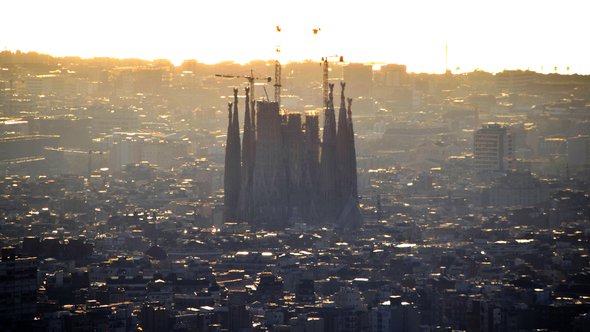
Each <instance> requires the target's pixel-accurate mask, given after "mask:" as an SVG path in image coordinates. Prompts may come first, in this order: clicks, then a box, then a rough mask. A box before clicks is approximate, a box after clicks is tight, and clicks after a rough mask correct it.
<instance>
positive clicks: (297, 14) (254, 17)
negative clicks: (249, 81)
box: [0, 0, 590, 73]
mask: <svg viewBox="0 0 590 332" xmlns="http://www.w3.org/2000/svg"><path fill="white" fill-rule="evenodd" d="M566 3H567V4H566ZM566 3H564V4H560V6H559V7H557V8H555V7H556V6H555V5H554V4H552V3H550V2H547V1H535V2H533V1H519V2H517V3H513V2H510V1H507V0H502V1H496V2H491V1H480V2H477V3H475V2H472V1H449V2H441V1H420V2H409V1H403V2H383V1H367V2H365V3H364V5H363V6H358V5H352V4H347V3H338V4H336V5H334V4H327V3H317V2H311V1H302V2H298V3H297V4H292V3H287V2H276V1H269V0H265V1H261V2H257V3H247V2H240V1H229V2H224V3H214V2H207V3H200V2H199V3H197V2H195V3H187V2H183V1H173V2H172V3H171V4H169V3H168V2H167V3H166V4H165V3H164V2H161V1H143V2H139V1H125V2H117V1H113V0H109V1H104V2H95V1H87V2H84V3H81V2H76V1H68V0H56V1H52V2H50V3H48V2H43V1H32V0H28V1H19V2H9V3H8V4H5V7H7V8H8V10H7V11H6V12H7V13H12V14H14V15H7V18H6V20H7V22H5V24H6V25H7V26H11V27H19V28H17V29H12V30H11V32H10V33H9V34H5V35H4V36H3V37H4V38H3V40H2V43H3V44H2V45H0V47H2V48H3V49H5V50H17V49H18V50H22V51H36V52H40V53H48V54H51V55H56V56H66V55H67V56H69V55H72V56H81V57H85V58H90V57H97V56H108V57H119V58H142V59H148V60H151V59H160V58H165V59H170V60H171V61H173V62H174V63H175V64H179V63H181V62H182V61H183V60H185V59H196V60H198V61H199V62H203V63H218V62H222V61H234V62H238V63H245V62H248V61H250V60H270V59H275V58H276V57H277V56H279V58H280V59H281V61H283V62H287V61H302V60H306V59H310V60H318V59H319V58H321V57H322V56H326V55H333V54H339V55H342V56H344V57H345V58H346V59H347V61H351V62H369V63H401V64H405V65H407V66H408V70H409V71H413V72H433V73H441V72H444V71H445V69H446V68H449V69H452V70H453V71H457V72H464V71H472V70H474V69H482V70H486V71H492V72H497V71H502V70H504V69H530V70H534V71H540V72H543V71H546V72H553V71H555V68H557V72H561V73H590V64H589V63H588V61H587V59H588V57H589V55H590V52H589V49H590V46H588V45H587V43H584V42H583V40H582V38H581V33H582V31H584V21H585V20H584V18H583V17H582V15H583V12H584V10H583V9H584V8H583V7H584V4H581V3H579V2H576V1H566ZM33 9H34V10H33ZM90 13H92V15H90ZM548 23H551V24H548ZM276 26H280V27H281V29H280V32H278V31H277V29H276ZM316 28H320V29H321V30H320V31H319V32H318V33H313V29H316ZM277 47H278V48H280V55H277V53H276V49H277Z"/></svg>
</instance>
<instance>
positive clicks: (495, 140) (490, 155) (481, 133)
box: [473, 124, 514, 173]
mask: <svg viewBox="0 0 590 332" xmlns="http://www.w3.org/2000/svg"><path fill="white" fill-rule="evenodd" d="M513 145H514V144H513V140H512V136H511V135H510V133H509V132H508V129H507V128H506V127H504V126H501V125H499V124H485V125H483V127H482V128H481V129H479V130H477V131H476V132H475V136H474V139H473V155H474V158H475V170H476V171H477V172H478V173H481V172H506V171H509V170H511V169H512V160H513V158H514V147H513Z"/></svg>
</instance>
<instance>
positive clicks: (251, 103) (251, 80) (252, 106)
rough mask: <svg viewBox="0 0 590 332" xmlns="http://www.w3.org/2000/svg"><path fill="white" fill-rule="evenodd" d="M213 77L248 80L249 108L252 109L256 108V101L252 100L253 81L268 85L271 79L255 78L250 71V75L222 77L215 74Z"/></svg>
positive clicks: (268, 77)
mask: <svg viewBox="0 0 590 332" xmlns="http://www.w3.org/2000/svg"><path fill="white" fill-rule="evenodd" d="M215 77H223V78H245V79H246V80H248V85H249V87H250V108H251V109H254V106H256V100H255V99H254V81H266V82H267V83H270V82H271V81H272V78H271V77H270V76H267V77H256V76H254V71H253V70H250V75H223V74H215Z"/></svg>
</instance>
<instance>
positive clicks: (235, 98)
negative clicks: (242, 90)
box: [233, 88, 240, 133]
mask: <svg viewBox="0 0 590 332" xmlns="http://www.w3.org/2000/svg"><path fill="white" fill-rule="evenodd" d="M233 120H234V123H233V125H234V131H235V129H236V128H237V129H238V133H239V131H240V123H239V117H238V89H237V88H234V115H233Z"/></svg>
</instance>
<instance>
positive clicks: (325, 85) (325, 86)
mask: <svg viewBox="0 0 590 332" xmlns="http://www.w3.org/2000/svg"><path fill="white" fill-rule="evenodd" d="M330 59H337V61H338V62H340V63H343V62H344V57H343V56H342V55H331V56H325V57H322V62H321V65H322V66H323V77H322V90H323V97H324V106H325V107H327V106H328V78H329V77H328V76H329V75H328V72H329V70H330V68H329V66H330V65H329V63H330V62H329V61H330Z"/></svg>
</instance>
